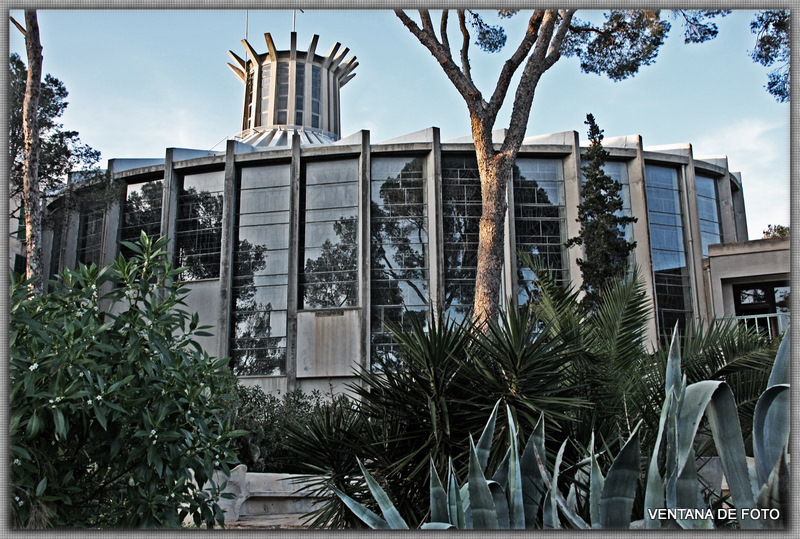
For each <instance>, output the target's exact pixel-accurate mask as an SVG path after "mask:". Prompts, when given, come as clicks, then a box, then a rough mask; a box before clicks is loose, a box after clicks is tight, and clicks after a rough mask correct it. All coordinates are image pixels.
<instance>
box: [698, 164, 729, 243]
mask: <svg viewBox="0 0 800 539" xmlns="http://www.w3.org/2000/svg"><path fill="white" fill-rule="evenodd" d="M694 183H695V190H696V191H697V217H698V219H699V221H700V237H701V240H702V246H703V256H708V246H709V245H711V244H713V243H721V242H722V228H721V227H720V217H719V194H718V191H717V181H716V180H715V179H714V178H712V177H710V176H702V175H700V174H695V177H694Z"/></svg>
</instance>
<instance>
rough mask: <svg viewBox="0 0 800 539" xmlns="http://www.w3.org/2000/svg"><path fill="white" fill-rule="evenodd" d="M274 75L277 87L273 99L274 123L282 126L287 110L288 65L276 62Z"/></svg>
mask: <svg viewBox="0 0 800 539" xmlns="http://www.w3.org/2000/svg"><path fill="white" fill-rule="evenodd" d="M276 75H277V76H276V79H277V82H278V87H277V94H276V98H275V123H276V124H279V125H284V124H286V115H287V113H288V109H289V63H288V62H278V67H277V74H276Z"/></svg>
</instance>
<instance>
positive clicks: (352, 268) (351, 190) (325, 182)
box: [299, 159, 359, 308]
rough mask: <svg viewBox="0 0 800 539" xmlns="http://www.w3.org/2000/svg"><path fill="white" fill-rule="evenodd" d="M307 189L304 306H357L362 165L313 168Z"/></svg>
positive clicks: (331, 163) (347, 163)
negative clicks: (359, 178)
mask: <svg viewBox="0 0 800 539" xmlns="http://www.w3.org/2000/svg"><path fill="white" fill-rule="evenodd" d="M302 183H303V185H302V188H301V192H302V197H301V205H302V208H301V219H302V222H301V227H300V230H301V238H300V256H301V260H300V262H301V267H302V268H303V270H302V272H301V274H300V276H299V277H300V299H301V301H302V306H303V308H327V307H346V306H354V305H357V304H358V268H357V266H358V243H357V238H358V196H359V195H358V161H357V160H354V159H353V160H342V161H326V162H324V163H323V162H319V163H313V162H312V163H307V164H306V166H305V168H304V174H303V178H302Z"/></svg>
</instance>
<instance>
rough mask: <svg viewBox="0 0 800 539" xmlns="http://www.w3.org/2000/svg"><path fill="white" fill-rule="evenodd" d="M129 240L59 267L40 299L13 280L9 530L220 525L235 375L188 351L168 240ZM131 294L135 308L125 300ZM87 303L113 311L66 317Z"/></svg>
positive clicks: (190, 322) (189, 329) (191, 333)
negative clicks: (116, 252)
mask: <svg viewBox="0 0 800 539" xmlns="http://www.w3.org/2000/svg"><path fill="white" fill-rule="evenodd" d="M127 245H128V246H129V247H131V250H132V251H133V252H134V253H137V255H136V256H134V257H132V258H131V259H130V260H125V259H124V258H120V259H118V260H117V261H116V262H115V263H114V264H113V265H112V266H109V267H107V268H104V269H98V268H97V267H96V266H95V265H92V266H90V267H85V266H81V267H80V268H79V269H77V270H74V271H70V270H67V271H64V272H62V273H61V275H60V276H59V277H58V280H57V281H56V282H54V283H53V286H52V292H50V293H48V294H44V295H34V294H32V292H31V291H30V287H29V286H28V285H27V283H26V282H23V281H17V282H13V283H12V285H11V288H10V294H11V302H10V305H11V307H10V313H9V314H10V317H9V318H10V320H9V359H10V363H9V365H10V366H9V374H10V385H9V388H10V391H9V398H10V404H11V412H10V421H9V431H8V432H9V456H10V458H11V459H12V460H11V462H12V466H11V467H10V480H11V486H10V488H11V493H12V496H13V500H14V501H13V502H12V503H10V506H11V516H12V522H13V525H14V526H16V527H25V526H27V525H29V524H31V522H32V521H31V519H36V520H37V522H38V523H41V520H42V519H44V520H46V521H47V522H46V524H49V525H51V526H54V527H90V528H136V527H151V528H155V527H180V526H181V523H182V521H183V520H184V518H186V517H189V516H190V517H192V518H193V519H194V521H195V523H196V524H197V525H198V526H199V525H202V524H205V525H208V526H212V525H216V524H221V523H222V522H223V515H222V511H221V509H220V507H219V505H218V503H217V502H218V499H219V495H220V485H217V484H215V483H213V481H212V479H213V474H214V471H215V468H218V469H219V470H221V471H222V472H223V473H224V474H227V473H229V471H230V466H231V465H232V464H234V463H236V457H235V455H234V454H233V452H232V450H231V442H232V438H233V437H234V436H237V435H239V434H241V433H240V432H237V431H233V430H232V429H231V427H230V426H229V425H228V424H226V423H224V422H223V421H222V420H221V419H220V418H221V417H225V414H224V412H225V410H226V409H227V407H228V406H229V405H228V400H229V399H230V398H231V396H230V391H231V389H232V387H233V384H234V383H235V379H234V378H233V377H232V375H231V374H230V373H229V371H228V370H227V368H226V366H227V359H216V358H212V357H209V356H208V354H206V353H204V352H201V351H200V349H199V347H197V345H196V341H195V338H196V337H198V336H203V335H204V333H203V328H202V327H200V326H199V321H198V317H197V315H196V314H195V315H190V314H189V313H187V312H185V311H183V310H182V309H181V305H182V304H183V298H184V296H185V291H181V292H180V293H179V290H180V289H181V286H182V285H181V283H180V281H179V279H178V278H177V277H178V274H179V273H180V271H179V270H178V269H175V268H173V267H172V266H171V264H170V263H169V256H168V253H167V252H166V251H165V250H164V248H165V247H166V240H164V239H160V240H156V241H153V240H150V239H149V238H147V236H142V238H141V240H140V242H138V243H136V244H127ZM107 282H111V283H130V284H128V286H127V287H123V286H112V287H103V284H104V283H107ZM109 288H110V292H108V293H105V294H101V293H100V291H101V290H105V289H109ZM134 297H135V298H138V299H140V300H141V301H136V302H131V301H127V300H128V299H131V298H134ZM97 302H99V304H101V305H103V306H104V308H106V309H107V310H108V311H107V312H114V313H115V314H114V316H113V317H112V316H110V315H108V314H106V312H104V311H101V310H100V309H96V308H91V309H88V310H87V311H86V312H85V313H83V316H82V317H76V316H75V306H76V305H78V306H88V305H90V304H91V303H95V304H96V303H97ZM201 381H202V382H201ZM200 384H203V385H202V386H201V385H200ZM205 390H209V391H208V393H207V392H206V391H205ZM189 414H191V421H187V417H189ZM146 440H150V442H151V443H142V442H144V441H146ZM192 476H193V478H192ZM196 484H199V485H205V484H210V485H211V487H210V490H207V491H201V490H198V489H197V488H196V487H194V486H193V485H196ZM9 499H11V497H10V498H9Z"/></svg>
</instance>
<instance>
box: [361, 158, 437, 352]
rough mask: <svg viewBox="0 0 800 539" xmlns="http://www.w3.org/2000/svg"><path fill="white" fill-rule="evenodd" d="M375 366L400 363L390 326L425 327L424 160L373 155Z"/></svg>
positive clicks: (372, 280) (372, 250) (372, 209)
mask: <svg viewBox="0 0 800 539" xmlns="http://www.w3.org/2000/svg"><path fill="white" fill-rule="evenodd" d="M371 197H372V208H371V219H372V222H371V223H370V235H371V238H370V239H371V287H372V290H371V298H370V302H371V326H372V357H373V366H375V367H376V368H381V367H382V366H384V365H391V364H392V363H394V362H395V361H396V359H397V347H396V345H395V343H394V342H393V340H392V338H391V335H390V331H389V330H388V326H394V327H398V328H403V329H409V328H410V327H411V325H412V323H413V321H417V322H419V323H420V324H421V325H422V326H423V327H426V322H427V313H428V302H429V299H430V292H429V280H428V279H429V274H428V216H427V210H426V208H427V206H426V200H425V161H424V159H423V158H419V157H388V158H385V157H381V158H378V157H373V159H372V181H371Z"/></svg>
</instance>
